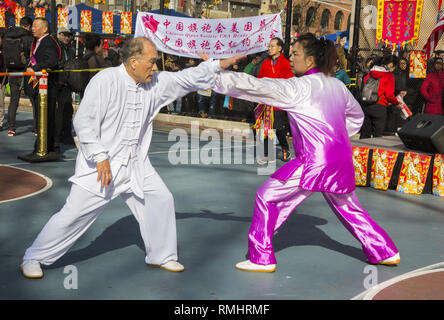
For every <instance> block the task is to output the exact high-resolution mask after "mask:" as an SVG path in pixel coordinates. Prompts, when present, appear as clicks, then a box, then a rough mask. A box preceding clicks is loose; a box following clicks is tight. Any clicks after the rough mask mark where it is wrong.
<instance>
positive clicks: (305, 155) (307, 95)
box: [213, 68, 364, 194]
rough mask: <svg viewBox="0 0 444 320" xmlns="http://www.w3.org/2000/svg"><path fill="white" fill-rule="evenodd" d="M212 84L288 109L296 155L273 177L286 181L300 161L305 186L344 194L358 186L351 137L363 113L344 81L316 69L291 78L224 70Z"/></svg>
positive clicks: (231, 93)
mask: <svg viewBox="0 0 444 320" xmlns="http://www.w3.org/2000/svg"><path fill="white" fill-rule="evenodd" d="M213 89H214V90H215V91H216V92H219V93H221V94H224V95H228V96H231V97H235V98H239V99H244V100H248V101H253V102H257V103H263V104H267V105H272V106H276V107H278V108H280V109H282V110H285V111H287V112H288V119H289V122H290V128H291V133H292V137H293V147H294V150H295V156H294V159H293V160H291V161H290V162H288V163H286V164H285V165H284V166H282V167H281V168H280V169H279V170H278V171H276V172H275V173H274V174H273V175H272V177H273V178H275V179H278V180H280V181H283V182H285V181H287V180H288V179H289V178H290V177H291V176H292V175H293V174H294V173H295V171H296V170H297V169H298V168H299V167H300V166H301V165H302V166H304V168H303V173H302V176H301V180H300V185H299V186H300V187H301V188H303V189H305V190H310V191H321V192H330V193H339V194H345V193H350V192H352V191H353V190H354V189H355V174H354V167H353V158H352V147H351V143H350V138H349V137H351V136H352V135H354V134H356V133H358V132H359V129H360V128H361V125H362V122H363V120H364V114H363V112H362V109H361V106H360V105H359V103H358V102H357V101H356V99H355V98H354V97H353V95H352V94H351V93H350V91H349V90H348V89H347V88H346V87H345V85H344V84H343V83H342V82H341V81H339V80H338V79H336V78H334V77H328V76H326V75H325V74H323V73H322V72H320V71H319V69H317V68H315V69H311V70H310V71H309V72H308V73H306V74H305V75H304V76H302V77H294V78H290V79H270V78H262V79H258V78H255V77H253V76H250V75H248V74H245V73H240V72H239V73H237V72H229V71H225V72H221V73H220V74H219V75H218V77H217V78H216V83H215V87H214V88H213Z"/></svg>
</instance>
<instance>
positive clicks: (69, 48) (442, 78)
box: [0, 0, 444, 141]
mask: <svg viewBox="0 0 444 320" xmlns="http://www.w3.org/2000/svg"><path fill="white" fill-rule="evenodd" d="M0 2H1V0H0ZM46 4H47V3H46V2H45V1H37V0H34V1H31V0H28V1H27V2H26V5H27V8H28V9H29V10H33V9H35V8H36V7H37V6H42V7H44V6H45V5H46ZM30 24H32V20H30V19H29V18H27V17H25V18H23V19H22V21H21V25H20V27H11V28H9V29H7V31H6V34H8V33H9V34H14V33H17V34H19V36H20V37H22V38H23V39H24V43H25V44H26V45H25V47H26V50H27V55H26V56H28V57H29V53H30V50H31V48H30V42H31V41H32V33H31V26H30ZM4 34H5V33H3V35H2V38H3V37H4ZM10 36H11V35H10ZM53 38H54V39H55V40H56V42H57V45H58V47H59V50H60V52H61V54H62V55H64V58H63V59H62V60H64V61H65V62H66V61H67V60H69V59H73V58H74V57H79V58H80V57H82V56H83V57H84V58H85V59H86V61H87V64H88V68H91V69H97V68H107V67H111V66H117V65H119V64H120V62H121V59H120V55H119V46H118V45H117V44H116V43H115V42H114V41H109V42H107V45H106V48H105V47H104V41H103V39H102V38H101V37H100V36H99V35H96V34H87V35H84V36H82V39H81V40H80V42H76V41H75V39H74V37H73V32H71V31H70V30H69V29H66V28H61V29H59V32H58V34H57V35H53ZM281 45H282V46H283V45H284V44H283V43H282V44H281ZM336 46H337V52H338V60H337V64H336V67H335V70H334V71H335V72H334V74H332V76H335V77H336V78H338V79H339V80H341V81H342V82H344V84H345V85H347V86H348V87H349V88H350V90H351V91H352V92H353V93H354V95H355V97H356V98H357V99H358V100H359V101H360V103H361V106H362V108H363V111H364V114H365V117H366V118H365V121H364V125H363V128H362V130H361V138H370V137H377V136H382V135H392V134H396V132H397V130H399V128H400V127H402V125H403V124H404V123H405V121H406V120H403V119H402V118H401V113H400V110H399V109H398V108H397V106H396V105H397V98H396V96H398V95H401V96H403V99H404V101H405V103H406V104H407V106H408V107H409V108H410V110H411V111H412V113H413V114H417V113H430V114H436V115H442V114H443V106H442V104H443V102H444V99H443V98H442V96H443V94H444V93H443V92H444V89H443V88H444V85H443V84H444V75H443V72H442V65H443V58H444V51H440V50H438V51H435V52H434V53H433V55H432V57H431V59H429V61H428V65H427V76H426V78H425V79H421V78H411V77H410V75H409V62H410V56H409V54H410V53H409V52H408V51H404V52H401V53H400V54H399V55H396V56H395V55H392V54H391V53H389V54H383V52H382V51H377V52H375V53H372V54H371V55H370V56H369V57H368V58H367V59H363V58H362V55H359V60H358V73H357V76H356V80H355V82H354V83H353V82H352V80H351V79H350V67H351V61H350V55H349V54H348V51H347V50H345V49H344V41H343V39H340V41H338V42H337V44H336ZM4 49H5V48H3V50H4ZM269 58H270V53H269V51H264V52H259V53H255V54H251V55H249V56H248V58H247V59H246V60H245V61H243V62H242V63H240V64H238V65H234V66H233V67H232V70H233V71H236V72H246V73H248V74H251V75H253V76H256V77H257V76H258V75H259V74H260V71H261V67H262V64H263V62H264V61H265V60H267V59H269ZM59 60H60V59H59ZM201 61H202V60H200V59H193V58H185V57H178V56H174V55H169V54H162V59H160V60H159V65H158V67H159V69H160V70H166V71H172V72H175V71H180V70H182V69H185V68H189V67H193V66H196V65H198V64H199V63H200V62H201ZM57 67H59V68H63V65H60V61H59V64H58V66H57ZM0 68H3V70H6V68H5V66H4V65H3V66H2V65H1V64H0ZM10 71H20V70H10ZM21 71H25V70H21ZM94 74H95V73H91V75H90V77H92V76H93V75H94ZM372 76H373V77H378V76H384V77H383V78H381V80H380V82H379V86H380V87H379V89H378V95H379V99H378V101H377V102H376V103H373V104H372V105H369V104H367V103H365V102H363V101H362V99H361V91H362V88H363V86H364V84H365V82H366V80H367V79H368V78H369V77H372ZM0 81H1V83H0V130H1V129H2V126H4V125H5V122H6V119H5V116H4V114H5V112H4V111H3V110H4V106H3V107H2V101H4V99H2V96H4V94H3V95H2V92H4V91H5V88H6V87H7V83H8V79H7V78H1V79H0ZM25 82H26V81H25ZM25 82H24V81H23V79H17V78H15V79H9V88H10V90H9V92H10V96H11V100H10V101H11V103H10V105H9V111H8V118H9V119H8V125H9V131H10V135H11V136H13V135H15V132H16V128H15V113H16V110H17V106H18V99H19V96H20V93H21V90H22V89H23V92H24V93H25V94H26V95H29V87H28V86H27V84H26V83H25ZM57 83H58V89H57V90H58V92H59V94H58V97H59V99H58V102H57V103H59V104H61V105H64V106H65V107H63V108H61V110H65V111H63V112H64V115H63V116H57V119H58V120H57V121H56V122H57V123H58V125H57V126H58V129H57V132H59V133H61V134H63V140H64V141H71V140H72V138H71V136H70V134H68V132H70V130H71V126H70V120H69V119H70V117H71V116H72V100H71V99H68V98H67V97H68V96H72V90H70V89H69V86H68V85H67V84H66V83H63V81H61V80H60V81H58V82H57ZM60 92H61V93H60ZM60 97H65V98H64V99H60ZM256 106H257V105H256V104H254V103H251V102H248V101H243V100H239V99H235V98H232V97H225V96H222V95H220V94H218V93H216V92H214V91H212V90H206V91H198V92H193V93H190V94H188V95H186V96H184V97H183V98H181V99H177V100H176V101H174V103H171V104H170V105H168V106H165V107H164V108H163V109H162V110H161V112H163V113H169V114H177V115H185V116H193V117H198V118H213V119H225V120H232V121H242V122H248V123H250V124H254V123H255V121H256V119H255V116H254V109H255V107H256ZM36 119H37V115H36V114H35V120H36ZM35 126H36V125H35ZM34 130H36V127H35V128H34ZM287 134H289V132H287Z"/></svg>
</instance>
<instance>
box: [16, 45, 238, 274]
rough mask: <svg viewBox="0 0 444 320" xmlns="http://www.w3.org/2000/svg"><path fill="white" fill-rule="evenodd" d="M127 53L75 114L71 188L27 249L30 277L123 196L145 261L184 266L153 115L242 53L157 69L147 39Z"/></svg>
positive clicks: (99, 78)
mask: <svg viewBox="0 0 444 320" xmlns="http://www.w3.org/2000/svg"><path fill="white" fill-rule="evenodd" d="M121 54H122V59H123V64H122V65H120V66H118V67H115V68H108V69H105V70H103V71H101V72H99V73H98V74H97V75H96V76H95V77H93V79H92V80H91V81H90V83H89V85H88V87H87V88H86V91H85V95H84V98H83V100H82V102H81V104H80V107H79V110H78V112H77V114H76V116H75V119H74V128H75V131H76V133H77V137H78V139H79V143H80V150H79V152H78V155H77V162H76V168H75V174H74V176H72V177H71V178H70V179H69V180H70V181H71V182H72V183H73V185H72V188H71V192H70V194H69V196H68V198H67V200H66V204H65V205H64V207H63V208H62V209H61V211H59V212H58V213H56V214H55V215H53V216H52V217H51V219H50V220H49V221H48V223H47V224H46V225H45V227H44V228H43V230H42V231H41V232H40V234H39V235H38V237H37V238H36V239H35V241H34V243H33V244H32V246H31V247H30V248H28V249H27V250H26V252H25V256H24V257H23V263H22V264H21V270H22V273H23V275H24V276H25V277H28V278H41V277H43V271H42V269H41V266H40V265H41V264H43V265H51V264H52V263H54V262H55V261H56V260H57V259H59V258H60V257H61V256H62V255H63V254H65V253H66V252H67V251H68V249H69V248H70V247H71V246H72V245H73V244H74V242H75V241H76V240H77V239H78V238H79V237H80V236H81V235H82V234H83V233H84V232H85V231H86V230H87V229H88V227H89V226H90V225H91V224H92V223H93V222H94V220H95V219H96V218H97V217H98V215H99V214H100V213H101V212H102V211H103V209H104V207H105V206H106V204H108V203H109V202H110V201H111V200H112V199H113V198H115V197H116V196H118V195H121V196H122V197H123V199H124V200H125V202H126V204H127V205H128V207H129V208H130V210H131V212H132V213H133V214H134V216H135V218H136V220H137V221H138V223H139V225H140V232H141V235H142V238H143V241H144V244H145V249H146V258H145V261H146V263H147V264H149V265H150V266H154V267H160V268H163V269H165V270H168V271H183V270H184V267H183V266H182V265H181V264H180V263H179V262H178V261H177V260H178V257H177V240H176V221H175V210H174V199H173V196H172V195H171V193H170V191H169V190H168V188H167V187H166V186H165V184H164V183H163V181H162V179H161V178H160V177H159V175H158V174H157V173H156V171H155V170H154V168H153V167H152V165H151V163H150V160H149V158H148V149H149V146H150V143H151V137H152V131H153V127H152V124H153V119H154V117H155V116H156V115H157V113H158V112H159V110H160V108H161V107H163V106H165V105H167V104H168V103H171V102H173V101H174V100H176V99H177V98H179V97H182V96H184V95H186V94H187V93H188V92H194V91H197V90H202V89H208V88H210V87H211V86H212V85H213V84H214V79H215V76H216V74H217V73H218V72H219V71H220V70H221V69H225V68H228V67H229V66H231V65H232V64H234V63H237V61H238V60H239V59H241V58H243V56H237V57H233V58H229V59H225V60H221V61H212V60H211V61H205V62H203V63H201V64H200V65H199V66H198V67H195V68H189V69H186V70H183V71H180V72H158V73H156V71H157V67H156V61H157V60H158V54H157V50H156V48H155V46H154V45H153V44H152V43H151V42H150V41H149V40H148V39H145V38H135V39H133V40H130V41H129V43H128V44H127V46H125V47H124V48H123V50H122V53H121Z"/></svg>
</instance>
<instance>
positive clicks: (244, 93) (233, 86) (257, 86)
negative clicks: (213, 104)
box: [213, 71, 311, 110]
mask: <svg viewBox="0 0 444 320" xmlns="http://www.w3.org/2000/svg"><path fill="white" fill-rule="evenodd" d="M213 89H214V91H216V92H219V93H221V94H224V95H227V96H230V97H234V98H239V99H243V100H247V101H253V102H257V103H262V104H266V105H270V106H275V107H278V108H280V109H283V110H288V109H291V108H294V106H295V105H297V104H299V103H300V102H302V101H304V100H305V99H307V98H308V97H309V96H310V92H311V88H310V84H309V83H308V82H307V81H305V80H303V79H299V78H296V77H293V78H290V79H270V78H262V79H258V78H256V77H253V76H250V75H248V74H246V73H241V72H230V71H226V72H221V73H220V74H219V75H218V76H217V77H216V82H215V85H214V87H213Z"/></svg>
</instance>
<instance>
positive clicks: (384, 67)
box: [360, 55, 399, 139]
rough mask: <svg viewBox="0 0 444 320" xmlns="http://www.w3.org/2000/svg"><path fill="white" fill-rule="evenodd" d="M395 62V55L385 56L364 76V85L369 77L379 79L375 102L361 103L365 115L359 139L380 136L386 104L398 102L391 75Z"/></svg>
mask: <svg viewBox="0 0 444 320" xmlns="http://www.w3.org/2000/svg"><path fill="white" fill-rule="evenodd" d="M397 63H398V58H397V57H396V56H392V55H390V56H385V57H383V58H382V59H381V60H380V61H379V62H377V63H376V64H375V66H374V67H373V68H372V69H371V70H370V72H369V74H368V75H367V76H366V77H365V78H364V85H365V83H366V82H367V80H368V79H369V77H373V78H376V79H379V87H378V101H377V102H376V103H371V104H365V103H362V109H363V111H364V116H365V117H364V123H363V124H362V128H361V135H360V139H367V138H371V137H372V136H373V137H381V136H382V135H383V133H384V128H385V123H386V120H387V106H388V105H390V104H393V105H398V104H399V102H398V100H397V99H396V97H395V77H394V76H393V71H395V69H396V65H397Z"/></svg>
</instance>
